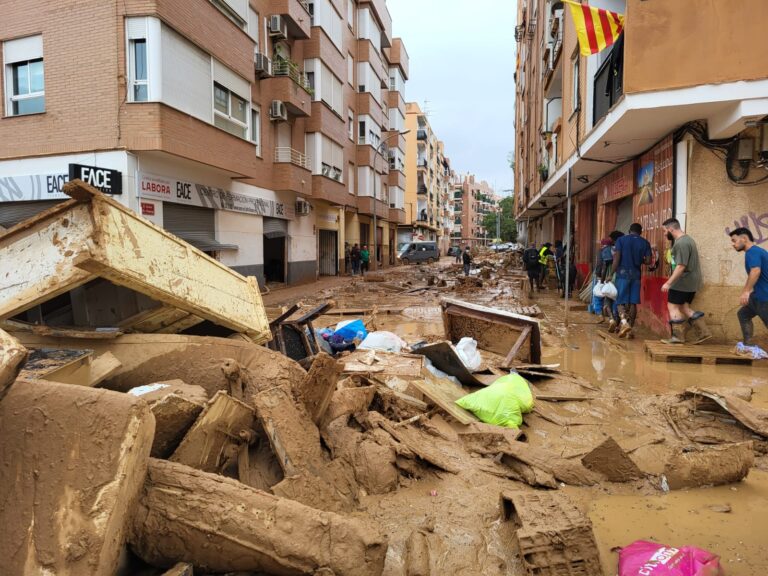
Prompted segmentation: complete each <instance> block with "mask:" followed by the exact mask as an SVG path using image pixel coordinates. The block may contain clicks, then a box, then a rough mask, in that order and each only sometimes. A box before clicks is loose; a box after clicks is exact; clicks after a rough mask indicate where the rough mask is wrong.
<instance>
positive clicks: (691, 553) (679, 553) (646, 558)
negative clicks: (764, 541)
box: [619, 540, 725, 576]
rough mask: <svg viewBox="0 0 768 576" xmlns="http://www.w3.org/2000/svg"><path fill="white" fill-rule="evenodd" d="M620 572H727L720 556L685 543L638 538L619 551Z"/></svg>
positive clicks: (701, 575)
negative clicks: (678, 543)
mask: <svg viewBox="0 0 768 576" xmlns="http://www.w3.org/2000/svg"><path fill="white" fill-rule="evenodd" d="M619 576H725V572H723V569H722V567H721V566H720V562H719V557H718V556H716V555H715V554H712V553H711V552H707V551H706V550H702V549H701V548H694V547H693V546H683V547H682V548H672V547H671V546H665V545H664V544H658V543H656V542H648V541H647V540H638V541H637V542H633V543H632V544H630V545H629V546H627V547H625V548H622V549H621V552H619Z"/></svg>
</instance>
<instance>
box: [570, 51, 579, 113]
mask: <svg viewBox="0 0 768 576" xmlns="http://www.w3.org/2000/svg"><path fill="white" fill-rule="evenodd" d="M577 48H578V47H577ZM571 71H572V72H571V84H572V87H571V103H572V104H573V107H572V108H571V110H572V111H573V112H576V111H577V110H578V109H579V107H580V104H581V96H580V94H579V54H578V52H577V53H576V55H575V56H574V58H573V62H572V64H571Z"/></svg>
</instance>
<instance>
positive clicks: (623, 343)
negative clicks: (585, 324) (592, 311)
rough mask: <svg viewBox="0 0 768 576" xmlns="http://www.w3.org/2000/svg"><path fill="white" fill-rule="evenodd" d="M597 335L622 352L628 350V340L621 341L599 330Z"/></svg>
mask: <svg viewBox="0 0 768 576" xmlns="http://www.w3.org/2000/svg"><path fill="white" fill-rule="evenodd" d="M597 335H598V336H599V337H600V338H602V339H603V340H605V342H606V343H607V344H609V345H611V346H616V347H617V348H621V349H622V350H626V349H627V341H626V340H620V339H619V338H617V337H616V336H614V335H613V334H611V333H609V332H604V331H603V330H598V331H597Z"/></svg>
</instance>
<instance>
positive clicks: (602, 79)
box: [592, 43, 624, 124]
mask: <svg viewBox="0 0 768 576" xmlns="http://www.w3.org/2000/svg"><path fill="white" fill-rule="evenodd" d="M617 47H618V48H619V50H618V51H617V50H616V48H617ZM622 51H623V43H620V44H617V45H614V46H613V47H612V48H611V53H610V54H609V55H608V57H607V58H606V59H605V62H603V64H602V65H601V66H600V68H599V69H598V71H597V73H596V74H595V84H594V90H593V94H594V101H593V102H592V106H593V109H592V112H593V113H592V117H593V122H594V123H595V124H597V122H598V121H599V120H600V119H601V118H602V117H603V116H605V115H606V114H608V111H609V110H610V109H611V108H612V107H613V105H614V104H616V102H618V101H619V99H620V98H621V96H622V95H623V94H624V82H623V80H624V63H623V54H622Z"/></svg>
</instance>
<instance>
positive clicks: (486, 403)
mask: <svg viewBox="0 0 768 576" xmlns="http://www.w3.org/2000/svg"><path fill="white" fill-rule="evenodd" d="M456 404H458V405H459V406H461V407H462V408H464V409H465V410H469V411H470V412H472V413H473V414H474V415H475V416H477V417H478V418H479V419H480V420H481V421H483V422H485V423H487V424H495V425H496V426H503V427H505V428H519V427H520V425H521V424H522V423H523V414H527V413H528V412H530V411H531V410H533V394H532V393H531V388H530V386H529V385H528V382H527V381H526V380H525V378H523V377H522V376H520V374H509V375H508V376H502V377H501V378H499V379H498V380H496V381H495V382H494V383H493V384H491V385H490V386H488V387H487V388H483V389H482V390H478V391H477V392H473V393H472V394H467V395H466V396H464V397H462V398H459V399H458V400H456Z"/></svg>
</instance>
